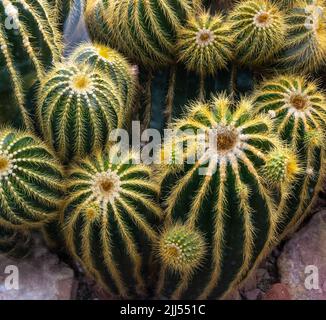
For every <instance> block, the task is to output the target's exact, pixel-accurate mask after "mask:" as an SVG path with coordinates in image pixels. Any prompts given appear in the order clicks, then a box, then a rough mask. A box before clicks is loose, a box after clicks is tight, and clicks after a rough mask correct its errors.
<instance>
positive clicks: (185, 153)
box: [0, 0, 326, 299]
mask: <svg viewBox="0 0 326 320" xmlns="http://www.w3.org/2000/svg"><path fill="white" fill-rule="evenodd" d="M71 3H73V2H70V1H69V2H67V5H68V6H69V5H70V4H71ZM221 3H222V2H221ZM221 3H220V2H219V5H221ZM84 4H85V6H84ZM219 5H218V4H217V2H216V1H200V0H175V1H167V0H156V1H154V0H146V1H145V0H88V1H87V2H86V3H82V6H81V7H82V8H85V12H84V18H85V22H86V25H87V26H88V29H89V32H90V36H91V38H92V40H94V43H82V44H79V43H78V45H77V44H76V46H75V48H74V50H73V51H72V52H69V56H67V57H65V58H63V59H60V57H59V54H60V50H61V48H60V38H61V36H60V34H59V32H58V31H57V27H56V24H57V22H56V21H60V17H59V12H60V11H61V9H62V6H63V4H62V1H45V0H44V1H41V0H39V1H33V2H28V4H27V1H26V2H25V1H23V0H20V1H9V0H8V1H7V0H4V1H2V4H0V16H1V17H2V16H4V15H6V16H8V15H9V16H10V17H11V18H13V19H14V20H13V21H14V22H15V23H16V25H17V26H18V31H17V32H13V31H8V30H6V29H4V28H3V27H2V23H3V22H1V23H0V44H1V47H0V54H1V55H0V59H2V60H0V63H1V66H2V61H4V62H5V63H4V64H3V65H4V67H5V69H4V70H5V73H7V74H8V76H9V77H10V79H11V82H12V87H11V91H10V92H11V93H12V94H13V95H14V96H15V98H16V99H17V100H18V102H19V106H20V108H19V110H20V112H21V113H22V115H23V117H24V120H25V127H31V128H34V133H31V132H28V131H19V130H17V129H13V128H9V127H7V126H6V127H4V128H2V129H1V130H0V251H5V252H9V253H15V252H16V248H17V247H18V248H20V247H19V245H18V244H19V243H20V241H18V239H20V240H23V241H22V242H26V241H28V239H29V234H30V230H35V229H37V230H39V231H41V232H42V233H43V235H44V237H45V240H46V242H47V244H48V245H49V246H50V247H51V248H52V249H57V248H58V247H61V248H63V247H64V248H65V249H67V252H68V253H70V255H71V256H72V257H73V258H74V260H75V261H76V262H77V263H78V264H79V265H81V266H82V268H83V269H84V271H85V273H86V274H87V275H88V276H90V277H92V278H93V279H94V280H95V281H96V282H97V283H98V284H99V285H100V286H101V287H103V288H104V289H105V290H106V291H107V292H108V293H110V294H112V295H114V296H118V297H121V298H135V297H147V298H148V297H150V298H153V296H154V295H155V297H156V298H161V297H165V298H170V299H181V298H186V299H216V298H227V297H228V296H229V294H230V293H231V292H232V290H233V289H234V288H236V287H237V286H238V285H239V284H241V282H242V281H243V280H244V279H245V278H246V277H248V275H249V274H250V272H252V270H254V269H255V267H256V266H257V265H258V264H259V263H260V262H261V261H262V259H263V258H265V257H266V255H267V254H268V253H269V252H270V251H271V249H272V248H273V247H274V246H275V245H277V244H278V243H280V241H281V240H282V239H283V238H284V237H285V236H287V235H289V234H290V233H291V232H293V231H295V230H296V229H297V227H298V226H299V225H300V224H301V222H302V221H303V220H304V219H305V218H306V217H307V215H308V214H309V212H311V209H312V208H313V206H314V203H315V200H316V199H317V198H318V193H319V191H320V190H321V189H322V185H323V182H324V179H325V177H326V168H325V152H326V151H325V150H326V144H325V142H324V141H325V138H326V137H325V129H326V96H325V94H324V92H323V86H324V85H325V84H324V83H322V81H320V82H318V81H317V80H313V79H314V78H316V77H315V73H318V71H320V68H321V67H322V66H325V64H326V21H325V17H324V15H323V11H324V8H326V6H325V3H324V1H321V0H297V1H287V0H282V1H280V2H279V3H278V2H276V1H269V0H262V1H261V0H244V1H229V5H228V6H227V7H223V8H224V10H223V12H220V9H221V8H220V7H219ZM8 6H9V9H8ZM14 6H17V8H18V9H19V10H18V13H19V14H18V13H17V11H15V10H14V9H13V8H14ZM2 7H3V8H5V7H6V8H7V9H8V10H7V11H4V10H2ZM1 10H2V11H1ZM50 10H51V12H50ZM61 19H62V18H61ZM30 22H31V24H32V25H33V28H32V29H30V26H29V23H30ZM60 25H61V28H60V29H62V26H63V23H62V20H61V22H60ZM34 32H35V33H34ZM15 37H16V38H15ZM36 39H38V41H39V43H37V42H36ZM14 48H15V50H16V51H15V52H14V51H11V50H13V49H14ZM44 52H45V53H44ZM43 53H44V58H42V57H41V56H40V55H42V54H43ZM123 54H124V55H126V57H124V56H123ZM48 55H49V57H50V59H49V60H47V59H46V57H48ZM16 59H17V60H16ZM19 59H22V60H26V61H27V63H28V64H30V66H29V68H32V69H33V70H34V71H35V74H36V77H34V78H35V79H36V80H37V81H38V82H39V83H38V85H36V86H33V91H35V92H36V96H37V99H35V97H33V98H34V99H31V101H29V104H30V106H29V107H28V108H27V107H26V105H25V102H26V101H25V100H26V99H25V92H24V91H25V90H27V89H28V86H26V82H25V79H23V80H22V79H21V74H22V72H23V71H20V70H18V69H16V68H18V67H19V63H18V61H20V60H19ZM59 60H61V61H59ZM52 62H55V63H53V64H52ZM135 64H138V65H135ZM46 68H51V70H50V71H48V72H47V73H46V74H44V71H45V69H46ZM284 70H286V74H285V75H284ZM294 72H296V73H300V74H301V75H296V74H295V73H294ZM302 74H305V75H304V76H303V75H302ZM307 74H308V75H307ZM261 78H264V80H263V81H260V80H261ZM138 80H139V82H138ZM241 93H245V94H246V95H245V96H242V95H241ZM136 110H139V114H136V112H135V111H136ZM29 113H30V114H29ZM1 117H2V114H1V115H0V120H1ZM138 118H140V119H141V120H143V123H142V124H143V128H146V127H147V126H148V125H149V126H150V127H151V128H156V129H159V130H161V131H163V129H164V128H168V129H171V131H172V132H174V133H175V132H183V134H182V135H180V136H179V135H177V136H176V137H174V138H175V139H174V140H172V141H171V140H170V139H168V138H166V139H165V140H163V144H162V146H160V147H159V148H157V149H156V150H155V151H153V154H152V156H153V158H155V159H160V160H161V161H163V162H162V163H160V164H157V163H154V164H152V165H150V164H147V162H146V161H145V162H146V164H145V163H142V161H141V160H146V159H145V158H143V157H142V156H141V155H140V154H138V153H137V151H138V150H134V148H135V147H137V146H134V145H131V146H130V145H129V144H128V146H127V149H128V150H127V151H128V152H127V153H124V152H121V150H120V149H119V148H118V146H121V144H119V143H118V145H115V143H116V142H118V141H117V140H116V138H117V137H116V133H117V132H116V130H115V129H119V128H130V127H131V126H130V124H131V120H132V119H138ZM31 119H33V120H35V126H34V127H32V121H31ZM25 129H26V128H25ZM124 132H126V131H124ZM38 134H39V135H40V136H41V138H39V137H37V135H38ZM132 134H135V133H134V132H132ZM111 138H112V139H111ZM131 140H133V139H130V142H131ZM43 141H44V142H43ZM128 142H129V141H128ZM142 142H144V141H142ZM140 144H141V143H140ZM146 147H147V146H145V147H144V148H143V149H142V151H144V150H146ZM123 151H126V150H123ZM179 151H180V152H182V153H181V155H180V154H179V153H178V152H179ZM155 152H158V155H157V154H155ZM56 158H57V159H58V160H56Z"/></svg>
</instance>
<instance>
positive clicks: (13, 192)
mask: <svg viewBox="0 0 326 320" xmlns="http://www.w3.org/2000/svg"><path fill="white" fill-rule="evenodd" d="M0 145H1V147H0V160H1V164H2V166H1V170H0V178H1V179H0V188H1V192H0V226H2V225H3V226H5V227H7V228H17V229H28V228H38V227H40V226H42V225H43V224H44V223H47V222H49V221H51V220H54V219H56V218H57V216H58V211H59V207H60V204H61V202H62V200H63V196H64V188H63V186H62V184H63V173H62V168H61V165H60V164H59V163H58V162H57V160H56V158H55V156H54V155H53V153H52V151H51V150H50V149H49V148H48V147H47V146H46V145H45V144H44V143H43V142H42V141H41V140H40V139H38V138H36V137H35V136H34V135H32V134H29V133H24V132H19V131H16V130H13V129H4V130H1V131H0Z"/></svg>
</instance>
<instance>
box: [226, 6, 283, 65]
mask: <svg viewBox="0 0 326 320" xmlns="http://www.w3.org/2000/svg"><path fill="white" fill-rule="evenodd" d="M229 18H230V22H231V23H232V26H233V32H234V34H235V38H236V44H235V51H236V54H237V58H238V60H239V61H240V62H241V63H244V64H249V65H251V64H256V65H257V64H258V65H260V64H263V63H265V62H266V61H268V60H270V59H271V58H273V56H275V54H276V53H277V52H278V51H279V50H280V49H281V48H282V47H283V46H284V41H285V36H286V30H287V25H286V21H285V20H286V19H285V15H284V14H283V12H281V11H280V9H279V8H278V7H277V6H276V5H275V4H274V3H273V2H272V1H269V0H246V1H241V2H239V3H238V4H237V5H236V6H235V8H234V9H232V10H231V12H230V17H229Z"/></svg>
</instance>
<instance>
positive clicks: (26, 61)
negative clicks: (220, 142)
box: [0, 0, 62, 128]
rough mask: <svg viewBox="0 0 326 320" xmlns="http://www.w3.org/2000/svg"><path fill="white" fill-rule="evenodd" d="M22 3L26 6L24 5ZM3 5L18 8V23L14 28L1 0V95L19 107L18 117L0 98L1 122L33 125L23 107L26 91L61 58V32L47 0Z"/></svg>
mask: <svg viewBox="0 0 326 320" xmlns="http://www.w3.org/2000/svg"><path fill="white" fill-rule="evenodd" d="M25 3H27V5H28V7H26V8H25V7H24V5H25ZM6 5H9V6H10V5H11V6H12V7H14V8H16V9H17V10H18V14H19V25H18V26H14V27H13V26H12V23H13V20H9V21H8V19H7V15H6V13H5V3H4V2H3V1H2V3H1V4H0V19H1V24H0V48H1V49H0V77H1V84H0V94H1V96H2V95H3V96H5V97H6V96H10V101H9V103H10V104H11V105H12V106H15V108H16V109H18V112H19V119H17V117H16V115H17V112H16V111H15V112H13V113H11V112H9V113H8V112H5V106H6V105H5V103H6V102H7V101H6V100H7V99H2V98H1V99H0V111H1V114H2V117H4V119H2V121H6V122H13V123H14V124H18V125H19V124H20V125H21V124H22V123H23V124H24V125H25V127H28V128H32V124H31V119H30V118H29V115H28V111H27V110H26V103H27V100H26V96H25V93H26V92H28V90H29V89H30V88H31V86H32V84H33V83H34V82H35V80H39V79H40V78H41V77H42V75H43V72H44V71H45V70H46V69H47V68H49V67H51V65H52V63H53V62H54V61H57V60H59V59H60V54H61V46H62V44H61V35H60V33H59V30H58V28H57V21H56V17H55V15H51V6H50V5H49V4H48V2H47V1H46V0H38V1H33V2H29V1H27V2H26V1H6ZM6 8H8V7H6ZM10 21H11V22H10ZM6 23H9V25H8V24H7V25H6ZM8 26H9V28H8ZM17 27H18V28H17ZM26 38H28V42H27V41H26ZM24 39H25V40H24ZM2 117H1V118H2Z"/></svg>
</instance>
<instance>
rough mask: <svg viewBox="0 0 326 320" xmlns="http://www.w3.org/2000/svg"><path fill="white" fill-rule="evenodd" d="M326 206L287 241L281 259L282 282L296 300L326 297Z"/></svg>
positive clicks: (325, 298) (324, 298)
mask: <svg viewBox="0 0 326 320" xmlns="http://www.w3.org/2000/svg"><path fill="white" fill-rule="evenodd" d="M325 243H326V210H324V211H322V212H319V213H317V214H315V215H314V216H313V217H312V219H311V221H310V222H309V223H308V224H307V225H306V226H305V227H304V228H302V229H301V230H300V231H299V232H297V233H296V234H294V235H293V237H292V238H291V239H290V240H289V241H288V242H287V243H286V244H285V246H284V250H283V252H282V254H281V256H280V257H279V259H278V268H279V274H280V278H281V282H282V283H283V284H285V285H287V286H288V289H289V293H290V296H291V297H292V298H293V299H294V300H326V286H324V284H325V282H326V246H325Z"/></svg>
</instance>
